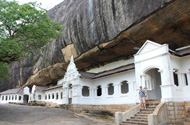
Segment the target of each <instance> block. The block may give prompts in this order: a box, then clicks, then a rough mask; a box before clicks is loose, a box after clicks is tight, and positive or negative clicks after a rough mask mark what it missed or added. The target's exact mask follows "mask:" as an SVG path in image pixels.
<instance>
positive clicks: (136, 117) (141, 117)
mask: <svg viewBox="0 0 190 125" xmlns="http://www.w3.org/2000/svg"><path fill="white" fill-rule="evenodd" d="M131 119H148V116H147V115H146V116H133V117H131Z"/></svg>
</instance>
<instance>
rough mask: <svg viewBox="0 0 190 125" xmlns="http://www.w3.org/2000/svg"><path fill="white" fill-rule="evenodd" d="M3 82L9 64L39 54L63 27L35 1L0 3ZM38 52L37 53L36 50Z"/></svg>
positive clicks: (0, 64)
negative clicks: (21, 3) (20, 3)
mask: <svg viewBox="0 0 190 125" xmlns="http://www.w3.org/2000/svg"><path fill="white" fill-rule="evenodd" d="M0 10H1V13H0V80H2V79H4V78H6V75H7V74H8V70H9V67H8V64H11V63H12V62H14V61H19V60H20V59H22V58H23V57H29V55H30V56H31V55H34V54H40V50H41V49H43V48H44V46H45V44H46V43H48V42H51V39H52V38H56V37H57V36H59V35H61V32H60V31H61V30H62V27H61V25H60V24H59V23H58V22H55V21H52V20H51V19H50V18H49V17H48V16H47V14H46V12H47V11H46V10H45V9H43V8H41V7H40V4H37V3H36V2H29V3H27V4H23V5H19V4H18V3H17V2H16V1H6V0H0ZM37 49H38V51H36V50H37Z"/></svg>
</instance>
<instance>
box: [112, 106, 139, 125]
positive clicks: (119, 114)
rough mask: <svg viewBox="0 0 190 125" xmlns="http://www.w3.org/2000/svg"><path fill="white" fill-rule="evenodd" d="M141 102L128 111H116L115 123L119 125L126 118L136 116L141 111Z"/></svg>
mask: <svg viewBox="0 0 190 125" xmlns="http://www.w3.org/2000/svg"><path fill="white" fill-rule="evenodd" d="M140 107H141V104H138V105H136V106H134V107H132V108H130V109H129V110H127V111H126V112H116V113H115V123H116V124H117V125H119V124H120V123H121V122H122V121H126V119H130V118H131V117H132V116H134V115H135V114H136V113H137V112H139V111H140Z"/></svg>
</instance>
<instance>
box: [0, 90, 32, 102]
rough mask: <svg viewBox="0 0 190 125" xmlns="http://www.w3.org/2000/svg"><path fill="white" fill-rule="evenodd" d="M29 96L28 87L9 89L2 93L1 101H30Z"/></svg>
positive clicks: (0, 95)
mask: <svg viewBox="0 0 190 125" xmlns="http://www.w3.org/2000/svg"><path fill="white" fill-rule="evenodd" d="M29 96H30V92H29V88H28V87H25V88H15V89H9V90H6V91H4V92H1V93H0V103H28V101H30V100H29V99H30V98H29Z"/></svg>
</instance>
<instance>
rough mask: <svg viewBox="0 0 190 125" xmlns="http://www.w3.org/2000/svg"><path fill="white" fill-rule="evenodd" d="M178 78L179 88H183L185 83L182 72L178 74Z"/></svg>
mask: <svg viewBox="0 0 190 125" xmlns="http://www.w3.org/2000/svg"><path fill="white" fill-rule="evenodd" d="M176 74H177V78H178V84H179V86H183V85H184V81H183V73H181V72H177V73H176Z"/></svg>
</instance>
